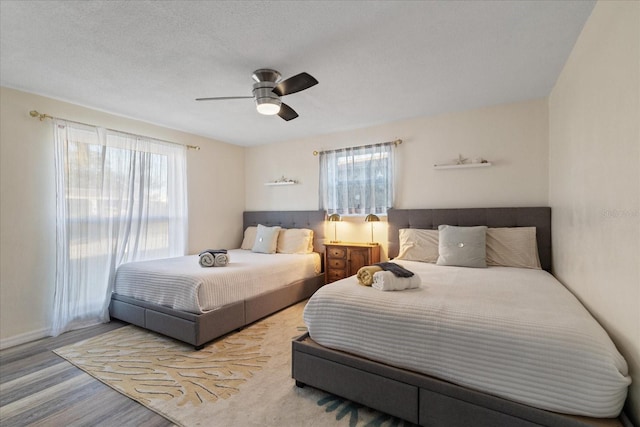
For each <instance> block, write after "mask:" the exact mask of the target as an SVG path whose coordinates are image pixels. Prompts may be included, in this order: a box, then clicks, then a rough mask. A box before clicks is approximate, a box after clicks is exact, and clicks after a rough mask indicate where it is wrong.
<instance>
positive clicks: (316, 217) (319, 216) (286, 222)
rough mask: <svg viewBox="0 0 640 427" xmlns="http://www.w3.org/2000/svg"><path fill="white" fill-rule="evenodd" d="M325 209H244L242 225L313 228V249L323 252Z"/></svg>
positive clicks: (244, 227) (245, 226) (243, 228)
mask: <svg viewBox="0 0 640 427" xmlns="http://www.w3.org/2000/svg"><path fill="white" fill-rule="evenodd" d="M325 216H326V214H325V211H246V212H244V213H243V216H242V219H243V227H242V230H246V229H247V227H249V226H251V225H255V226H257V225H258V224H262V225H265V226H267V227H273V226H276V225H279V226H280V227H282V228H310V229H312V230H313V250H314V251H315V252H320V253H324V245H323V242H324V227H325V224H324V220H325Z"/></svg>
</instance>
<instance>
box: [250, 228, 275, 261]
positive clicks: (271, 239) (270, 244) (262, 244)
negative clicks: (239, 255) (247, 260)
mask: <svg viewBox="0 0 640 427" xmlns="http://www.w3.org/2000/svg"><path fill="white" fill-rule="evenodd" d="M279 235H280V227H266V226H264V225H262V224H258V231H257V233H256V241H255V243H254V244H253V248H252V249H251V251H253V252H260V253H263V254H275V253H276V248H277V247H278V236H279Z"/></svg>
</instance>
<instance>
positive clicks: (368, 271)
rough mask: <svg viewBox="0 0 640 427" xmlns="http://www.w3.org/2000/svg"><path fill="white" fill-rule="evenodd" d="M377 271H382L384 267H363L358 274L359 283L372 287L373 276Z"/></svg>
mask: <svg viewBox="0 0 640 427" xmlns="http://www.w3.org/2000/svg"><path fill="white" fill-rule="evenodd" d="M377 271H382V267H380V266H377V265H366V266H364V267H361V268H360V269H359V270H358V273H356V276H358V283H360V284H361V285H364V286H371V284H372V283H373V274H374V273H375V272H377Z"/></svg>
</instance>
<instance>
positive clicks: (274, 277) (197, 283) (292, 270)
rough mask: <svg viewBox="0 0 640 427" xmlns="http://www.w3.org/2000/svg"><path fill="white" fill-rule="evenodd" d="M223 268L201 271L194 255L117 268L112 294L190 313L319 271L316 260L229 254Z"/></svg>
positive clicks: (314, 257) (311, 256) (311, 257)
mask: <svg viewBox="0 0 640 427" xmlns="http://www.w3.org/2000/svg"><path fill="white" fill-rule="evenodd" d="M228 255H229V259H230V261H229V263H228V264H227V265H226V266H225V267H209V268H204V267H201V266H200V264H199V262H198V260H199V258H198V255H190V256H184V257H177V258H167V259H158V260H152V261H140V262H131V263H128V264H123V265H121V266H120V267H118V270H117V272H116V279H115V284H114V292H115V293H117V294H120V295H124V296H128V297H132V298H137V299H141V300H144V301H147V302H151V303H155V304H160V305H164V306H167V307H171V308H175V309H177V310H183V311H189V312H192V313H204V312H206V311H209V310H213V309H215V308H217V307H222V306H223V305H226V304H229V303H232V302H237V301H242V300H243V299H246V298H249V297H253V296H256V295H259V294H261V293H264V292H267V291H271V290H274V289H276V288H278V287H282V286H285V285H288V284H290V283H293V282H296V281H298V280H302V279H307V278H310V277H313V276H315V275H316V274H318V273H319V272H320V255H319V254H317V253H311V254H260V253H254V252H251V251H246V250H242V249H232V250H230V251H228Z"/></svg>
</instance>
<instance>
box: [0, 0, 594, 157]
mask: <svg viewBox="0 0 640 427" xmlns="http://www.w3.org/2000/svg"><path fill="white" fill-rule="evenodd" d="M593 6H594V2H593V1H583V0H579V1H568V0H563V1H550V0H542V1H424V2H421V1H408V2H404V1H366V2H358V1H350V2H338V1H304V2H303V1H300V2H293V1H242V2H217V1H216V2H213V1H211V2H209V1H157V2H154V1H6V0H2V1H1V3H0V38H1V46H0V84H1V85H3V86H7V87H11V88H15V89H19V90H24V91H27V92H33V93H37V94H41V95H45V96H49V97H52V98H57V99H61V100H65V101H69V102H72V103H76V104H80V105H84V106H87V107H91V108H96V109H99V110H103V111H108V112H112V113H115V114H119V115H124V116H128V117H131V118H135V119H139V120H143V121H146V122H150V123H155V124H159V125H162V126H165V127H169V128H174V129H179V130H183V131H186V132H190V133H194V134H198V135H203V136H207V137H211V138H214V139H218V140H221V141H225V142H229V143H232V144H238V145H247V146H250V145H258V144H265V143H271V142H277V141H285V140H290V139H297V138H304V137H309V136H314V135H320V134H326V133H332V132H337V131H344V130H348V129H356V128H362V127H366V126H371V125H376V124H381V123H385V122H391V121H396V120H400V119H406V118H412V117H419V116H427V115H434V114H439V113H444V112H451V111H460V110H466V109H472V108H478V107H482V106H488V105H496V104H501V103H508V102H516V101H521V100H526V99H532V98H540V97H544V96H547V95H548V94H549V93H550V91H551V89H552V87H553V85H554V84H555V81H556V79H557V77H558V75H559V73H560V71H561V70H562V67H563V65H564V63H565V61H566V59H567V57H568V55H569V53H570V52H571V49H572V48H573V45H574V43H575V40H576V38H577V36H578V34H579V33H580V31H581V29H582V27H583V25H584V23H585V21H586V20H587V18H588V16H589V14H590V13H591V10H592V9H593ZM265 67H266V68H274V69H276V70H278V71H280V72H281V74H282V75H283V77H284V78H287V77H290V76H292V75H294V74H297V73H299V72H302V71H306V72H308V73H309V74H311V75H313V76H314V77H316V78H317V79H318V80H319V82H320V83H319V84H318V85H317V86H314V87H312V88H310V89H308V90H306V91H303V92H299V93H297V94H292V95H289V96H285V97H283V101H284V102H286V103H287V104H288V105H290V106H291V107H292V108H293V109H295V110H296V111H297V112H298V114H299V115H300V117H298V118H297V119H295V120H292V121H290V122H285V121H284V120H282V119H280V118H279V117H277V116H275V117H269V116H261V115H260V114H258V113H257V112H256V110H255V106H254V103H253V101H252V100H251V99H244V100H229V101H210V102H196V101H194V99H195V98H198V97H209V96H234V95H236V96H237V95H251V89H252V83H253V81H252V79H251V73H252V72H253V71H254V70H255V69H257V68H265Z"/></svg>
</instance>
